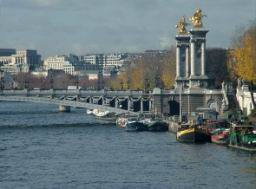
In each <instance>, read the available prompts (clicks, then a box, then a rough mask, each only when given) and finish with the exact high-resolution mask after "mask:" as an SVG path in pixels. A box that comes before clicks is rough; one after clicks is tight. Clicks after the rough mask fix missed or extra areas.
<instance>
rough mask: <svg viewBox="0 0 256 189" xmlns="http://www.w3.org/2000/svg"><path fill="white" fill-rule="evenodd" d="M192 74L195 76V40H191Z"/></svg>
mask: <svg viewBox="0 0 256 189" xmlns="http://www.w3.org/2000/svg"><path fill="white" fill-rule="evenodd" d="M190 53H191V60H190V61H191V65H190V66H191V69H190V70H191V76H195V53H196V51H195V42H194V41H192V42H191V52H190Z"/></svg>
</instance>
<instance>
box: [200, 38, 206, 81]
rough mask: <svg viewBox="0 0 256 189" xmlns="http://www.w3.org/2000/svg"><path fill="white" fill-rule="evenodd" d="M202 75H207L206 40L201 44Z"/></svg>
mask: <svg viewBox="0 0 256 189" xmlns="http://www.w3.org/2000/svg"><path fill="white" fill-rule="evenodd" d="M201 75H202V76H204V75H205V42H202V44H201Z"/></svg>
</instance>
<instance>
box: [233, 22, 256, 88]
mask: <svg viewBox="0 0 256 189" xmlns="http://www.w3.org/2000/svg"><path fill="white" fill-rule="evenodd" d="M229 69H230V72H231V73H233V75H236V76H237V77H239V78H241V79H243V80H245V81H250V82H251V83H252V84H254V85H255V84H256V23H254V24H252V25H251V26H250V27H249V28H248V29H247V30H246V31H245V32H244V33H243V34H242V35H241V36H240V37H239V39H238V43H236V45H235V47H234V50H233V51H231V52H230V55H229Z"/></svg>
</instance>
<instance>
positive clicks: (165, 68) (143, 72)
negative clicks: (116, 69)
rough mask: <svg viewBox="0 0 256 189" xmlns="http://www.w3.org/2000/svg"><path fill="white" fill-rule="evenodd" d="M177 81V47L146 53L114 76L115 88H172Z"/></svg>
mask: <svg viewBox="0 0 256 189" xmlns="http://www.w3.org/2000/svg"><path fill="white" fill-rule="evenodd" d="M174 82H175V49H171V50H169V51H164V52H161V53H144V54H142V56H141V57H140V58H138V59H137V60H136V61H135V62H133V63H131V64H130V65H129V66H127V68H126V69H125V71H124V72H121V74H120V75H119V76H117V77H116V78H113V79H112V80H111V82H110V88H111V89H114V90H127V89H131V90H145V91H148V90H152V89H153V88H155V87H160V88H164V89H170V88H171V87H172V86H173V85H174Z"/></svg>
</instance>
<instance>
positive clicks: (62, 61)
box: [43, 54, 84, 75]
mask: <svg viewBox="0 0 256 189" xmlns="http://www.w3.org/2000/svg"><path fill="white" fill-rule="evenodd" d="M43 66H44V70H46V71H48V70H63V71H64V72H65V73H66V74H70V75H78V74H79V72H80V71H82V70H84V66H83V64H82V63H80V61H79V59H78V57H77V56H76V55H72V54H70V55H69V56H66V55H56V56H52V57H48V58H46V59H45V61H44V64H43Z"/></svg>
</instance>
